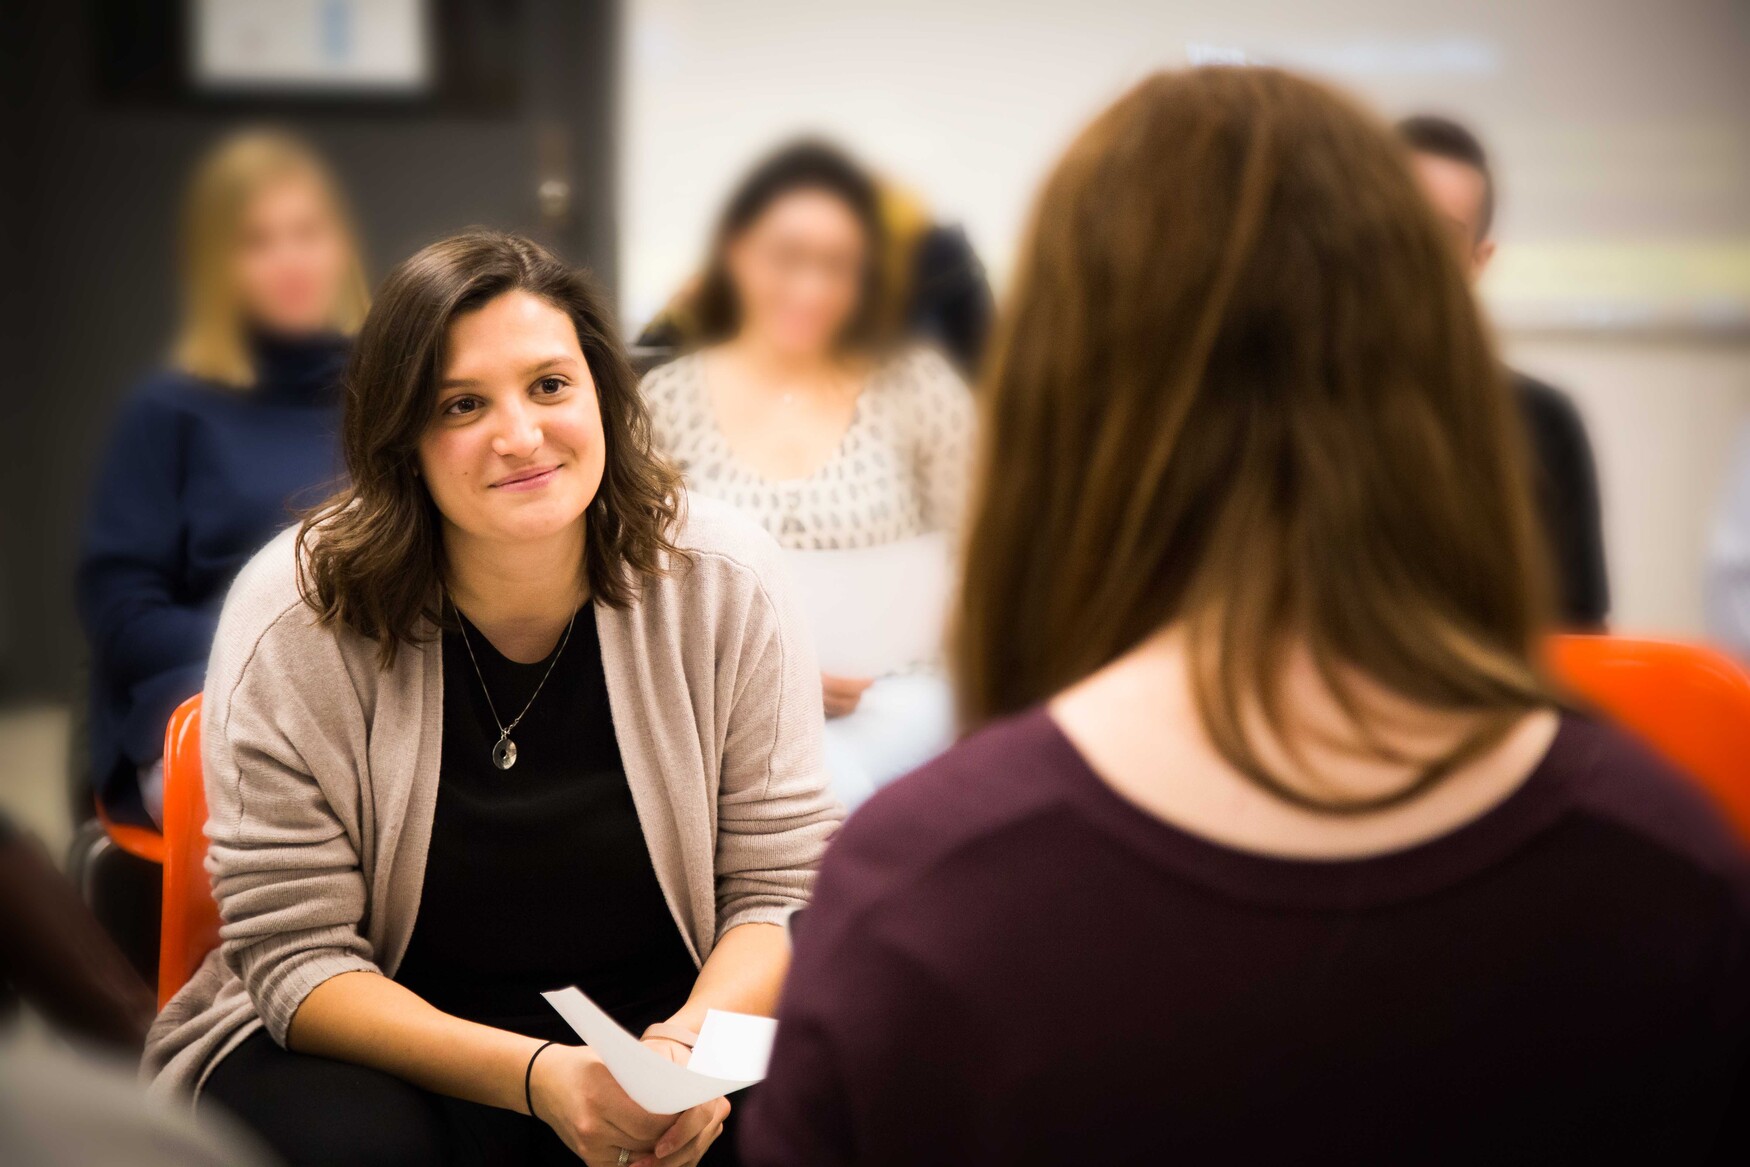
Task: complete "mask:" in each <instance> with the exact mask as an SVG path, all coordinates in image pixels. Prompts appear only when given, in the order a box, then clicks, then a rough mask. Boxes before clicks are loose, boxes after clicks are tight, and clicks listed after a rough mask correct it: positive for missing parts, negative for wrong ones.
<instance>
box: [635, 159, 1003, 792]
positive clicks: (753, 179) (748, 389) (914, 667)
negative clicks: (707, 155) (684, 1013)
mask: <svg viewBox="0 0 1750 1167" xmlns="http://www.w3.org/2000/svg"><path fill="white" fill-rule="evenodd" d="M881 239H882V228H881V220H880V217H879V214H878V210H877V198H876V192H875V187H874V184H873V183H872V182H870V180H869V178H868V177H867V176H866V175H865V174H864V173H863V172H862V171H861V170H860V169H859V168H858V167H857V166H856V165H855V164H854V163H852V162H851V161H850V160H849V159H848V158H846V157H845V156H844V155H842V154H840V153H839V152H838V151H837V150H835V149H833V148H831V147H829V146H826V145H823V144H820V143H816V142H802V143H798V144H796V145H793V146H790V147H788V148H786V149H784V150H780V151H779V152H778V153H776V154H774V155H772V156H771V157H770V158H768V159H766V160H765V161H764V162H763V163H761V164H760V165H759V166H757V167H755V169H754V171H753V173H752V174H751V175H749V176H748V178H747V179H746V180H745V181H744V182H743V183H742V185H741V187H740V188H739V189H738V190H737V191H736V193H735V194H734V195H733V196H731V198H730V200H729V205H728V207H727V208H726V209H725V211H724V214H723V221H722V223H721V224H720V226H719V228H718V233H717V239H716V242H715V244H714V246H713V250H712V255H711V259H710V262H709V264H708V265H707V269H706V274H705V278H704V283H703V285H702V286H701V288H700V291H699V295H698V301H697V312H698V318H699V326H700V329H701V330H702V336H703V337H704V338H705V340H706V342H707V346H706V347H705V348H704V349H702V350H701V351H699V352H696V353H692V354H690V355H688V356H684V357H682V358H681V359H680V360H677V361H674V362H673V363H671V364H668V365H664V366H663V367H661V368H659V369H657V370H655V371H654V372H652V373H651V374H650V375H649V376H648V377H646V378H645V380H644V393H645V396H646V398H647V399H648V400H649V402H650V409H651V413H652V419H653V422H654V424H655V432H656V439H657V443H658V445H659V446H660V447H661V448H662V449H663V450H664V451H665V452H667V453H668V454H669V455H670V456H672V457H673V458H674V459H675V461H676V462H677V463H678V464H679V465H680V468H681V470H682V472H683V473H684V474H685V476H686V479H687V484H688V486H689V488H690V489H691V490H692V491H693V492H694V493H697V494H707V495H712V496H714V497H717V498H722V499H726V500H728V501H729V502H731V503H733V504H735V505H736V506H737V507H739V508H741V509H742V510H744V511H746V512H747V513H748V514H750V515H752V516H753V517H754V518H755V519H757V520H759V522H760V523H761V524H762V525H764V526H765V528H766V529H767V530H768V531H770V532H771V533H772V535H773V536H774V537H776V538H777V540H778V542H779V544H780V545H781V546H783V547H784V548H785V549H786V550H787V551H789V552H790V553H791V554H790V555H789V556H788V558H789V561H790V565H791V568H792V571H793V572H794V573H795V574H797V575H798V577H799V583H800V584H801V590H802V593H803V596H804V598H805V600H807V601H808V602H809V604H810V607H811V609H812V611H813V614H814V619H815V623H816V626H817V638H818V640H819V642H820V649H821V664H822V667H823V668H824V669H825V670H826V673H825V675H823V676H822V678H821V688H822V699H823V705H824V707H825V711H826V715H827V717H828V718H829V719H830V720H829V721H828V723H827V736H826V747H827V770H828V772H829V773H830V774H831V776H832V780H833V789H834V792H835V793H836V794H838V796H839V798H840V799H841V800H842V801H843V802H844V803H845V804H846V805H847V806H852V807H854V806H856V805H857V804H858V803H860V802H861V801H862V800H863V799H864V798H865V797H867V796H868V795H869V793H870V792H871V791H873V790H874V789H876V788H877V787H879V786H881V785H882V784H884V783H886V782H887V781H889V780H891V779H893V778H895V777H897V776H898V775H900V774H903V773H904V772H905V771H907V770H909V769H911V768H912V767H914V766H916V765H918V764H919V763H921V762H923V761H925V760H926V759H928V758H930V757H932V756H934V755H935V754H936V752H937V751H939V750H941V749H942V748H943V747H945V746H946V745H947V744H948V742H949V740H950V739H951V735H952V730H953V724H952V717H951V708H952V701H951V698H950V696H949V693H948V688H947V683H946V682H945V680H944V679H943V678H942V675H941V672H940V660H939V657H940V650H941V645H940V638H941V625H942V621H941V614H942V609H943V606H944V604H945V602H946V592H947V546H948V538H947V533H948V532H950V531H952V530H955V529H956V528H957V526H958V523H959V518H960V512H961V509H962V501H963V500H962V495H963V493H964V490H965V486H966V478H967V461H968V443H969V437H970V421H971V414H972V398H971V395H970V394H969V393H968V392H967V391H966V387H965V385H963V384H962V383H961V381H960V378H959V377H958V376H957V375H956V374H955V373H954V371H953V369H952V368H950V367H949V365H948V363H947V361H946V360H944V359H943V358H942V357H941V356H940V355H939V354H937V353H936V352H934V351H932V350H928V349H922V348H909V349H901V350H899V351H890V350H889V349H888V348H887V347H885V346H884V345H883V344H882V336H881V328H880V325H879V317H880V308H881V294H880V286H881V275H882V273H881V268H880V265H879V263H878V259H879V256H880V253H881ZM847 597H848V598H847ZM932 608H933V609H934V612H935V615H936V619H935V620H934V621H933V622H932V621H931V620H930V618H929V613H930V611H931V610H932ZM864 628H866V629H867V634H863V635H860V634H859V631H860V629H864ZM932 634H933V636H932Z"/></svg>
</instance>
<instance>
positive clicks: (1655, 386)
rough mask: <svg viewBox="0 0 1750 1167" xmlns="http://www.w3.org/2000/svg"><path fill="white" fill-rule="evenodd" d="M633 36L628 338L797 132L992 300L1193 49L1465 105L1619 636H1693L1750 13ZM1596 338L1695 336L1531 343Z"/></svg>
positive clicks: (842, 21) (1376, 14)
mask: <svg viewBox="0 0 1750 1167" xmlns="http://www.w3.org/2000/svg"><path fill="white" fill-rule="evenodd" d="M625 35H626V38H627V43H626V58H625V59H626V81H625V90H624V95H623V109H622V133H621V142H622V145H623V150H624V158H623V164H622V167H621V191H620V200H621V206H620V214H621V223H622V252H621V264H620V270H621V273H622V277H621V279H622V284H621V289H620V291H621V304H622V306H623V310H624V311H625V314H626V316H627V321H628V323H629V324H630V325H631V326H633V327H634V328H635V327H637V326H639V325H641V324H642V323H643V321H644V320H646V319H648V317H649V316H650V315H651V314H652V313H653V312H654V311H655V310H656V309H657V308H658V307H660V306H661V304H662V303H663V301H664V300H666V299H667V297H668V295H669V294H670V293H671V291H672V290H673V289H674V288H675V287H676V286H677V285H678V284H679V283H681V282H682V281H683V280H684V279H685V278H686V277H687V276H688V275H689V274H690V273H691V272H692V271H693V270H694V267H695V265H696V264H697V262H698V260H699V256H700V252H701V250H702V248H703V244H704V240H705V236H706V233H707V231H708V228H709V225H710V222H711V220H712V217H713V216H714V214H715V213H716V210H717V207H718V205H719V203H720V201H721V199H722V197H723V195H724V193H725V191H726V189H727V187H728V186H729V184H730V183H731V182H732V181H733V180H734V178H735V177H736V175H737V174H738V172H739V171H741V170H742V169H743V168H744V167H745V166H746V165H747V164H748V163H749V162H751V161H752V160H753V159H754V158H755V157H756V156H758V155H759V154H760V153H762V152H763V151H765V150H766V149H768V148H769V147H771V146H772V145H773V144H774V143H776V142H778V141H780V140H782V139H783V138H785V137H788V136H791V135H793V134H796V133H798V132H803V131H824V132H827V133H830V134H832V135H833V136H835V137H837V138H839V139H841V140H842V141H844V142H845V143H846V144H847V145H849V146H850V147H851V148H852V149H853V150H855V151H856V152H857V153H858V154H860V155H861V156H863V157H864V158H865V159H866V160H868V161H869V162H870V163H871V164H872V165H874V166H875V167H877V168H878V169H880V170H882V171H883V172H884V173H886V174H888V175H890V176H892V177H895V178H897V179H899V180H901V181H903V182H905V183H906V184H908V185H910V186H912V187H913V188H914V189H916V190H917V191H918V192H919V193H921V194H922V195H924V196H925V197H926V198H927V199H928V200H929V201H930V203H931V204H932V205H933V206H934V208H935V209H936V211H937V213H938V214H939V216H941V217H943V218H946V219H950V220H955V221H958V222H960V223H962V224H963V225H964V226H965V227H966V229H967V231H968V234H969V235H970V236H971V238H972V241H973V243H974V245H975V246H976V247H977V248H978V249H979V251H980V253H981V255H983V257H984V258H985V260H986V263H987V264H988V266H989V267H990V269H991V271H992V274H993V276H994V277H995V279H996V282H997V284H998V286H999V290H1000V288H1001V285H1002V282H1003V279H1004V277H1005V276H1006V273H1007V270H1008V266H1009V260H1010V256H1011V254H1012V252H1013V248H1014V245H1015V242H1016V240H1017V239H1018V237H1019V235H1020V233H1021V231H1022V228H1023V226H1024V222H1025V218H1026V215H1027V212H1028V209H1029V206H1030V203H1031V199H1032V195H1033V191H1034V190H1035V188H1036V187H1037V185H1038V182H1039V180H1040V178H1041V177H1042V176H1043V174H1044V173H1045V172H1046V171H1047V170H1048V169H1049V167H1050V165H1051V164H1052V162H1053V160H1054V159H1055V158H1056V156H1057V154H1058V153H1059V152H1060V151H1061V150H1062V148H1063V146H1064V145H1065V144H1066V143H1067V141H1068V140H1069V138H1070V137H1071V136H1072V135H1073V134H1074V133H1075V131H1076V130H1077V129H1078V128H1079V127H1080V126H1081V125H1082V124H1083V123H1084V122H1085V121H1086V120H1087V118H1088V117H1089V116H1090V115H1092V114H1093V113H1094V112H1095V111H1097V110H1098V109H1099V108H1101V107H1102V106H1103V105H1104V104H1105V103H1106V102H1108V101H1109V100H1111V98H1112V97H1114V96H1115V95H1116V94H1117V93H1119V92H1120V91H1121V90H1122V89H1123V88H1124V87H1125V86H1126V85H1128V84H1129V83H1130V82H1132V81H1134V80H1135V79H1137V78H1138V77H1140V76H1143V75H1145V74H1146V73H1148V72H1150V71H1152V70H1154V69H1158V68H1162V67H1171V66H1175V65H1180V64H1183V63H1185V61H1186V60H1187V56H1188V54H1190V55H1195V54H1197V53H1200V52H1206V51H1207V50H1208V49H1209V48H1211V47H1213V48H1216V49H1220V50H1224V51H1225V50H1228V49H1239V50H1241V51H1243V52H1244V53H1246V54H1247V55H1249V56H1251V57H1254V58H1258V59H1267V60H1271V61H1277V62H1281V63H1284V64H1290V65H1294V66H1296V67H1300V68H1304V69H1310V70H1312V71H1315V72H1319V73H1322V74H1324V75H1327V76H1330V77H1332V78H1334V79H1336V80H1337V81H1339V82H1340V83H1342V84H1344V85H1346V86H1348V87H1350V88H1352V89H1354V90H1356V91H1358V92H1360V93H1361V94H1363V95H1364V96H1365V97H1367V98H1368V99H1370V100H1371V101H1373V102H1374V103H1375V104H1376V105H1377V106H1378V107H1379V108H1381V109H1382V111H1384V112H1385V113H1387V114H1390V115H1397V114H1401V113H1404V112H1407V111H1409V110H1412V109H1420V108H1434V109H1438V110H1442V111H1447V112H1452V113H1455V114H1457V115H1459V116H1461V117H1463V118H1464V119H1465V120H1467V121H1469V122H1471V123H1472V124H1473V125H1475V126H1476V127H1477V128H1478V130H1479V131H1480V132H1481V133H1482V134H1483V135H1484V136H1485V138H1486V139H1487V140H1488V141H1489V142H1490V144H1491V146H1492V148H1493V150H1494V153H1495V155H1496V160H1497V164H1498V166H1499V168H1500V170H1501V174H1502V186H1503V195H1504V199H1503V208H1502V215H1501V221H1500V234H1501V236H1502V252H1501V255H1500V257H1499V259H1498V260H1497V262H1496V265H1495V270H1494V271H1492V272H1491V276H1490V279H1489V281H1488V283H1487V285H1486V287H1485V295H1486V296H1487V297H1488V298H1489V299H1490V301H1491V303H1492V305H1493V307H1494V310H1495V313H1496V315H1497V319H1498V320H1499V321H1500V322H1501V324H1502V326H1503V329H1504V332H1505V333H1506V337H1507V348H1508V350H1509V355H1510V356H1512V358H1513V359H1514V360H1516V361H1518V362H1519V363H1521V364H1523V365H1524V367H1526V368H1527V369H1528V370H1530V371H1532V372H1536V373H1540V374H1542V375H1545V376H1546V377H1547V379H1549V380H1551V381H1553V382H1555V383H1557V384H1560V385H1563V386H1565V387H1566V388H1568V389H1569V390H1570V391H1571V392H1572V393H1573V394H1574V395H1575V397H1576V398H1577V399H1578V400H1579V402H1580V405H1581V408H1582V410H1583V412H1585V414H1586V415H1587V418H1588V421H1589V423H1590V424H1591V426H1592V428H1593V430H1594V442H1595V444H1596V446H1597V447H1598V453H1599V459H1600V463H1601V467H1602V471H1603V474H1604V483H1603V490H1604V496H1605V505H1606V508H1607V515H1606V522H1607V531H1606V536H1607V540H1608V544H1609V547H1608V553H1609V556H1610V562H1611V567H1612V571H1613V574H1614V581H1613V583H1614V590H1615V596H1616V615H1617V620H1618V623H1619V625H1620V626H1622V627H1625V628H1635V629H1646V630H1667V631H1671V632H1680V633H1694V632H1696V631H1698V630H1699V628H1700V622H1701V600H1700V597H1701V552H1702V546H1703V542H1704V537H1705V529H1706V524H1707V522H1708V521H1709V519H1710V518H1711V513H1712V508H1713V505H1714V499H1715V497H1716V496H1717V494H1718V491H1719V489H1720V486H1721V480H1722V477H1723V474H1724V461H1725V451H1726V449H1727V447H1728V445H1729V443H1730V441H1731V439H1732V435H1733V432H1734V430H1735V429H1736V428H1737V425H1738V423H1739V422H1740V420H1743V419H1750V341H1746V340H1737V341H1733V340H1726V339H1721V337H1722V335H1724V334H1725V333H1726V332H1729V331H1731V329H1730V328H1727V329H1721V328H1719V327H1718V325H1720V324H1722V323H1723V324H1725V325H1728V326H1731V325H1734V324H1735V325H1737V329H1738V331H1737V335H1739V336H1744V335H1746V333H1745V331H1744V330H1743V327H1742V326H1743V323H1744V322H1745V321H1750V131H1747V128H1746V125H1747V122H1750V112H1747V111H1750V5H1746V4H1743V3H1742V2H1741V0H1666V2H1663V3H1659V4H1649V3H1646V2H1645V0H1462V2H1461V0H1321V2H1320V3H1317V4H1310V3H1296V2H1291V0H1225V2H1223V3H1208V2H1207V0H1197V2H1190V0H1078V2H1077V3H1073V4H1065V3H1062V2H1061V0H882V2H880V3H873V2H871V3H863V4H852V3H846V2H843V0H734V2H714V0H630V3H629V5H628V19H627V21H626V33H625ZM1599 320H1613V321H1617V322H1619V323H1621V322H1624V321H1627V322H1629V323H1636V324H1646V323H1648V322H1653V323H1661V324H1664V325H1668V326H1674V327H1667V328H1666V329H1665V330H1664V332H1663V335H1665V336H1667V337H1670V336H1677V337H1679V338H1680V339H1664V340H1635V339H1630V338H1628V337H1626V336H1625V335H1624V334H1622V333H1621V332H1609V331H1600V332H1596V333H1593V334H1592V335H1590V336H1588V335H1585V334H1576V333H1574V332H1573V331H1572V330H1569V331H1566V332H1564V333H1563V334H1562V335H1561V337H1560V338H1556V337H1554V336H1552V335H1551V334H1549V333H1545V332H1538V333H1535V334H1532V333H1529V332H1526V333H1525V334H1522V335H1516V334H1515V328H1524V327H1529V326H1530V325H1532V324H1539V325H1541V324H1547V323H1549V322H1551V321H1554V322H1557V323H1562V324H1574V323H1586V322H1596V321H1599ZM1709 322H1712V323H1713V324H1714V325H1715V326H1716V327H1715V328H1714V329H1713V330H1712V331H1711V332H1710V331H1709V330H1708V329H1707V328H1706V327H1703V326H1704V325H1706V324H1708V323H1709ZM1684 336H1687V338H1688V339H1681V337H1684Z"/></svg>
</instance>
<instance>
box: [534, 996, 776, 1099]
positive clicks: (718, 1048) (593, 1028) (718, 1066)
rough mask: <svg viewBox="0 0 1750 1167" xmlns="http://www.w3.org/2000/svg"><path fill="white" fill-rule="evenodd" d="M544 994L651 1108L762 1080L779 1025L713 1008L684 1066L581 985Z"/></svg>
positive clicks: (715, 1095)
mask: <svg viewBox="0 0 1750 1167" xmlns="http://www.w3.org/2000/svg"><path fill="white" fill-rule="evenodd" d="M541 996H542V997H545V998H546V1000H547V1004H549V1005H551V1006H553V1008H554V1009H556V1010H558V1011H559V1016H561V1017H563V1018H565V1022H566V1024H568V1025H570V1026H571V1028H572V1029H574V1030H576V1031H577V1035H578V1036H579V1037H581V1038H583V1040H584V1041H586V1042H588V1043H589V1047H590V1048H591V1049H593V1050H595V1052H596V1053H597V1054H598V1055H599V1056H600V1057H601V1059H602V1062H603V1063H604V1064H605V1065H606V1066H607V1067H608V1072H609V1073H611V1074H613V1076H614V1081H616V1082H618V1083H619V1084H620V1088H621V1089H622V1090H624V1091H625V1092H626V1094H627V1096H628V1097H630V1098H631V1099H632V1101H633V1102H636V1103H637V1104H638V1105H639V1106H642V1107H643V1108H644V1109H645V1110H647V1111H649V1112H650V1113H651V1114H678V1113H680V1112H681V1111H683V1110H686V1109H688V1108H689V1107H694V1106H697V1105H699V1103H701V1102H708V1101H710V1100H711V1099H713V1098H719V1097H721V1096H723V1095H725V1094H729V1093H732V1092H733V1091H736V1090H740V1089H742V1088H743V1087H744V1086H752V1085H753V1084H754V1083H755V1082H758V1081H760V1080H761V1079H762V1078H764V1077H765V1076H766V1062H767V1060H768V1059H769V1058H770V1057H771V1052H772V1038H773V1036H774V1035H775V1034H776V1033H777V1030H778V1023H777V1022H776V1021H773V1020H772V1019H771V1018H770V1017H750V1016H748V1015H746V1014H742V1013H721V1012H719V1011H717V1010H715V1009H713V1010H710V1011H709V1012H708V1013H706V1015H705V1026H704V1028H703V1029H701V1030H700V1031H699V1042H698V1045H697V1046H695V1047H694V1049H693V1056H692V1058H691V1059H690V1060H689V1061H690V1064H689V1065H686V1066H681V1065H676V1064H675V1063H674V1062H671V1061H669V1060H668V1059H667V1058H665V1057H663V1056H662V1055H661V1054H659V1053H657V1052H656V1051H655V1050H653V1049H651V1048H650V1047H649V1046H647V1045H645V1044H644V1043H643V1042H641V1041H639V1040H638V1039H637V1038H636V1037H633V1036H632V1035H631V1034H630V1033H627V1032H626V1031H625V1030H624V1029H622V1028H620V1025H619V1022H617V1021H615V1020H614V1019H613V1018H612V1017H609V1016H608V1015H607V1014H606V1013H604V1012H602V1010H601V1007H600V1006H598V1005H597V1004H596V1003H595V1002H594V1001H591V1000H590V999H589V998H588V997H586V996H584V995H583V993H582V992H581V991H580V990H578V989H576V988H570V989H555V990H554V991H552V992H550V993H542V994H541ZM693 1066H700V1067H701V1069H694V1068H693ZM701 1070H709V1071H713V1072H709V1073H706V1072H701Z"/></svg>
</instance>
